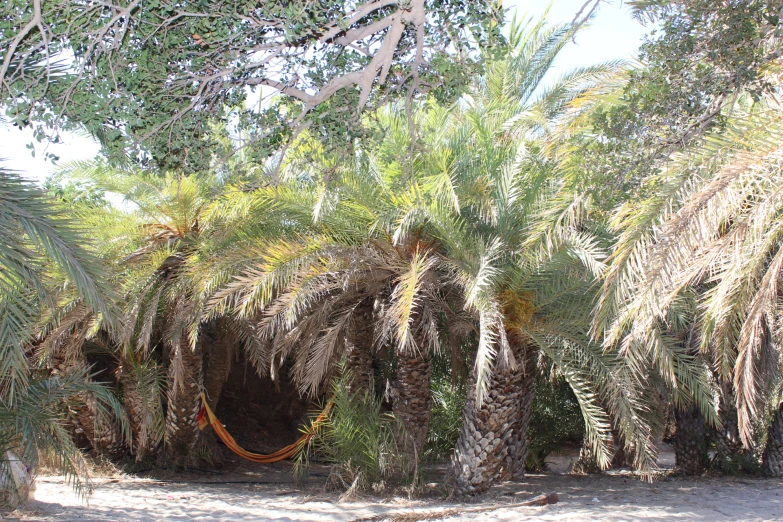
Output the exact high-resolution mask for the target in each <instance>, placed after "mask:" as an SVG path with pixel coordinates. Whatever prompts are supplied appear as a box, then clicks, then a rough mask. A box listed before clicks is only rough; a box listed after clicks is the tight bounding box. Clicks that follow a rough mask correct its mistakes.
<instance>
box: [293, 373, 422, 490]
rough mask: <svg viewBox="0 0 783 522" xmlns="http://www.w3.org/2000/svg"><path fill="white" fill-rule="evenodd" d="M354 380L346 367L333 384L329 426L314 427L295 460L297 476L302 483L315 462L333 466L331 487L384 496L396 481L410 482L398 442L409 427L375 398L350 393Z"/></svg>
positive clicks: (373, 396)
mask: <svg viewBox="0 0 783 522" xmlns="http://www.w3.org/2000/svg"><path fill="white" fill-rule="evenodd" d="M349 381H350V372H349V371H347V370H345V369H344V368H343V369H342V371H341V372H340V375H339V376H338V377H337V378H336V379H335V380H333V381H332V386H331V389H332V397H331V399H330V401H331V402H332V403H333V407H332V409H331V411H330V412H329V414H328V416H327V418H326V420H325V422H323V424H321V425H320V426H318V427H315V428H313V427H312V426H311V427H310V428H308V430H310V431H311V432H312V433H313V434H314V436H313V438H312V439H311V441H310V444H308V445H306V446H303V447H302V448H301V449H300V450H299V452H298V453H297V454H296V456H295V457H294V472H295V474H296V476H297V478H298V479H299V480H300V481H301V480H302V479H303V478H304V476H305V475H306V473H307V470H308V468H309V465H310V462H311V461H313V460H317V461H320V462H325V463H328V464H331V465H332V472H331V473H330V475H329V479H328V485H329V486H331V487H335V488H337V489H350V490H352V491H366V490H374V491H380V490H383V489H384V488H385V487H386V486H388V485H389V484H390V483H391V482H393V481H394V480H397V479H407V478H409V475H410V473H409V471H410V470H409V469H408V465H407V464H408V463H407V462H406V460H405V458H404V456H403V454H402V452H401V451H400V449H399V448H398V446H397V443H396V438H395V434H398V433H399V430H402V429H403V427H402V424H401V423H400V422H398V420H397V419H396V418H395V417H394V416H393V415H392V414H391V413H384V412H383V411H382V408H381V402H380V400H379V399H377V398H376V397H375V395H374V394H373V393H350V392H349V386H348V382H349Z"/></svg>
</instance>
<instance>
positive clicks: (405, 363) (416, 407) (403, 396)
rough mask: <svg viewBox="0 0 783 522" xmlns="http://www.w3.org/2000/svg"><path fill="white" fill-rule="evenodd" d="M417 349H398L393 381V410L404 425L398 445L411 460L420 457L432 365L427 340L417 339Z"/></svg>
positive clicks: (426, 421)
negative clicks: (401, 438) (403, 435)
mask: <svg viewBox="0 0 783 522" xmlns="http://www.w3.org/2000/svg"><path fill="white" fill-rule="evenodd" d="M416 341H417V343H416V345H417V346H419V347H420V348H419V351H417V352H415V353H413V352H412V351H408V352H405V353H402V352H397V375H396V377H395V380H394V383H393V385H392V397H391V398H392V410H393V411H394V415H395V416H396V417H397V418H398V419H400V421H401V422H402V425H403V426H404V427H405V435H406V437H405V439H404V441H403V442H402V444H401V446H402V447H403V451H405V453H406V454H407V455H408V457H409V458H410V459H411V460H412V461H413V460H416V461H418V460H419V459H421V455H422V452H423V451H424V442H425V441H426V439H427V429H428V428H429V425H430V414H431V413H432V408H431V403H432V397H431V393H430V377H431V376H432V366H431V363H430V356H429V352H428V351H427V345H426V343H421V342H419V341H420V339H416Z"/></svg>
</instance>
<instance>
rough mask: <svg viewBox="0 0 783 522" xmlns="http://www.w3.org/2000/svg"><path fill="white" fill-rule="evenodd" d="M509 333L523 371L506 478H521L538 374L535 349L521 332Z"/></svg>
mask: <svg viewBox="0 0 783 522" xmlns="http://www.w3.org/2000/svg"><path fill="white" fill-rule="evenodd" d="M507 335H508V341H509V342H510V343H512V344H513V345H514V346H517V347H518V349H516V350H514V357H517V363H519V364H520V365H521V368H517V371H521V372H522V378H521V380H520V383H519V394H518V400H519V402H518V408H517V412H516V415H515V417H516V418H515V419H514V423H513V424H512V425H511V429H512V430H513V432H512V433H511V438H510V439H509V446H508V455H507V456H506V472H505V474H504V476H505V478H509V479H515V480H519V479H521V478H523V477H524V476H525V460H527V449H528V443H527V428H528V426H529V425H530V416H531V415H532V414H533V394H534V392H535V387H536V374H535V371H534V368H535V361H534V351H533V350H532V349H530V348H529V347H528V346H526V344H525V341H524V339H522V338H521V337H519V334H511V333H510V332H509V333H508V334H507Z"/></svg>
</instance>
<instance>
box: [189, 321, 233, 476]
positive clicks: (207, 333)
mask: <svg viewBox="0 0 783 522" xmlns="http://www.w3.org/2000/svg"><path fill="white" fill-rule="evenodd" d="M200 342H203V344H204V352H205V353H204V355H205V361H204V395H205V396H206V398H207V403H208V404H209V407H210V408H212V411H217V405H218V401H219V400H220V395H221V394H222V392H223V384H224V383H225V382H226V380H228V375H229V373H230V372H231V360H232V358H233V356H234V349H235V348H236V346H237V345H238V343H239V340H238V339H237V337H236V336H235V335H234V333H233V332H232V331H231V328H230V325H229V323H228V321H227V320H226V319H218V320H217V321H216V322H214V323H209V324H208V325H205V327H203V335H202V336H201V340H200ZM198 444H199V447H200V449H202V450H203V451H204V453H205V454H206V455H208V456H209V457H208V458H206V459H204V461H203V462H199V466H205V467H220V466H221V465H222V464H223V457H222V451H221V450H220V448H219V446H218V442H217V438H216V437H215V433H214V432H213V431H212V430H211V429H207V430H204V431H202V432H200V433H199V436H198Z"/></svg>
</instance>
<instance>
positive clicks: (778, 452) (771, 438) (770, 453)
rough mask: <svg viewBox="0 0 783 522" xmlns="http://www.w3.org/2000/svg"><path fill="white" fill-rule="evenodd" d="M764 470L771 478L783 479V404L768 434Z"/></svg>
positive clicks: (764, 454)
mask: <svg viewBox="0 0 783 522" xmlns="http://www.w3.org/2000/svg"><path fill="white" fill-rule="evenodd" d="M762 470H763V471H764V474H765V475H768V476H770V477H783V403H781V404H780V405H779V406H778V409H777V411H776V412H775V416H774V417H773V418H772V424H771V425H770V427H769V431H768V432H767V446H766V447H765V448H764V453H763V455H762Z"/></svg>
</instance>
